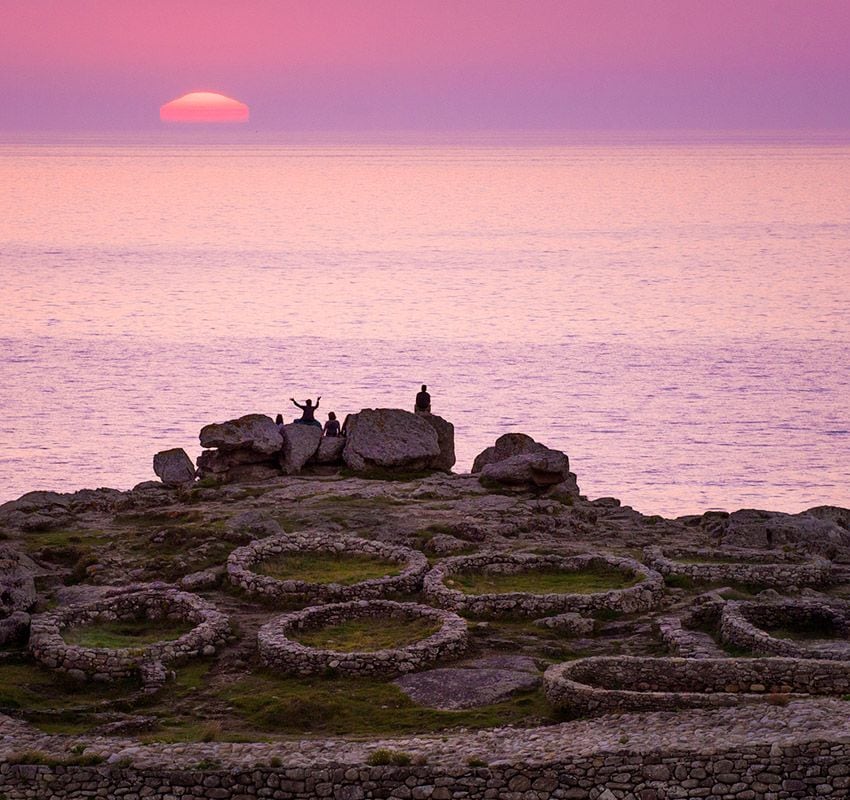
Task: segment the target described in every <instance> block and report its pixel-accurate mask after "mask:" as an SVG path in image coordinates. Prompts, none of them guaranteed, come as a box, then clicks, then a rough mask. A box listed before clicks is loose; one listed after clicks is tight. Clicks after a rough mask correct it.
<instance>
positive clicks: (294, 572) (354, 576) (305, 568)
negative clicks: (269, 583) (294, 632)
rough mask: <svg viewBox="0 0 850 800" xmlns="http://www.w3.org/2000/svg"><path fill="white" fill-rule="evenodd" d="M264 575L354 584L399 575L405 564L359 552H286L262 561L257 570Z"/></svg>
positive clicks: (286, 578) (284, 578) (346, 584)
mask: <svg viewBox="0 0 850 800" xmlns="http://www.w3.org/2000/svg"><path fill="white" fill-rule="evenodd" d="M255 569H256V571H257V572H258V573H259V574H261V575H268V576H269V577H271V578H277V579H278V580H281V581H286V580H299V581H306V582H307V583H338V584H341V585H343V586H351V585H352V584H354V583H360V582H361V581H365V580H369V579H370V578H383V577H385V576H387V575H398V574H399V573H400V572H401V570H402V565H401V564H397V563H396V562H394V561H387V560H385V559H382V558H376V557H375V556H369V555H362V554H359V553H323V552H311V551H307V552H303V553H283V554H281V555H279V556H277V557H275V558H270V559H268V560H266V561H262V562H261V563H259V564H258V565H257V566H256V567H255Z"/></svg>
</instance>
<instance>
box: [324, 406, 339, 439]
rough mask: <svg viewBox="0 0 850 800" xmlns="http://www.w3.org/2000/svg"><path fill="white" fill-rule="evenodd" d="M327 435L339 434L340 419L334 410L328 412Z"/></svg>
mask: <svg viewBox="0 0 850 800" xmlns="http://www.w3.org/2000/svg"><path fill="white" fill-rule="evenodd" d="M324 433H325V436H339V433H340V430H339V420H338V419H337V418H336V414H334V412H333V411H331V412H329V413H328V421H327V422H326V423H325V431H324Z"/></svg>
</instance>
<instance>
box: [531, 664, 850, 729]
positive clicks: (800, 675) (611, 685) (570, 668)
mask: <svg viewBox="0 0 850 800" xmlns="http://www.w3.org/2000/svg"><path fill="white" fill-rule="evenodd" d="M543 685H544V689H545V692H546V697H547V699H548V700H549V702H550V703H551V704H552V705H553V706H554V707H555V708H556V709H558V710H560V711H564V712H568V713H571V714H575V715H583V714H609V713H620V712H632V711H668V710H678V709H683V708H718V707H723V706H732V705H738V704H740V703H751V702H758V701H770V700H772V699H773V698H775V697H777V696H782V697H783V698H794V697H798V696H805V695H843V694H846V693H847V691H848V689H850V667H848V665H846V664H839V663H837V662H824V661H817V660H812V659H797V658H715V659H690V658H638V657H630V656H611V657H609V656H599V657H594V658H582V659H579V660H578V661H568V662H565V663H563V664H555V665H554V666H552V667H549V669H547V670H546V672H545V674H544V676H543Z"/></svg>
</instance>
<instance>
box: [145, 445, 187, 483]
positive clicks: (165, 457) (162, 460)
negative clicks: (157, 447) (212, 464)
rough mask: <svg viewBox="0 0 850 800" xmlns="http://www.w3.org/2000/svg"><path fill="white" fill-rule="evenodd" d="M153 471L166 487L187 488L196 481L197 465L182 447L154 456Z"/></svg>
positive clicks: (163, 451)
mask: <svg viewBox="0 0 850 800" xmlns="http://www.w3.org/2000/svg"><path fill="white" fill-rule="evenodd" d="M153 471H154V474H155V475H156V476H157V477H158V478H159V479H160V480H161V481H162V482H163V483H164V484H165V485H166V486H185V485H186V484H187V483H192V482H193V481H194V480H195V465H194V464H193V463H192V459H191V458H189V456H188V455H187V454H186V451H185V450H184V449H183V448H182V447H174V448H172V449H171V450H161V451H160V452H159V453H157V454H156V455H154V457H153Z"/></svg>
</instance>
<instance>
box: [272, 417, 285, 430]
mask: <svg viewBox="0 0 850 800" xmlns="http://www.w3.org/2000/svg"><path fill="white" fill-rule="evenodd" d="M274 424H275V425H277V429H278V430H279V431H283V426H284V425H285V423H284V421H283V414H278V415H277V416H276V417H275V418H274Z"/></svg>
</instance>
